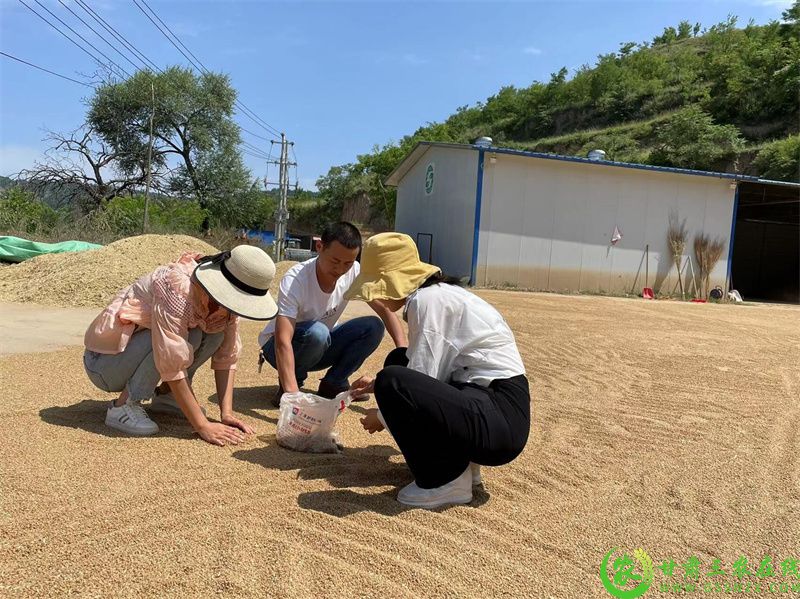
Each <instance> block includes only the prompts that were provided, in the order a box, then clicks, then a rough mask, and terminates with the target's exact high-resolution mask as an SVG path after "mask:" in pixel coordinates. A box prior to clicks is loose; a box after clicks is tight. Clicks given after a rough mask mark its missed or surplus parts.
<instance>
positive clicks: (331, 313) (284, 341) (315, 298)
mask: <svg viewBox="0 0 800 599" xmlns="http://www.w3.org/2000/svg"><path fill="white" fill-rule="evenodd" d="M317 243H318V247H317V251H318V255H317V257H316V258H312V259H311V260H307V261H305V262H301V263H300V264H296V265H295V266H293V267H292V268H290V269H289V270H288V271H287V273H286V274H285V275H284V276H283V279H281V282H280V287H279V291H278V317H277V318H276V319H275V320H274V321H272V322H270V323H268V324H267V326H266V327H265V328H264V330H263V331H262V332H261V335H260V336H259V340H258V341H259V345H260V346H261V363H263V362H264V361H266V362H268V363H269V364H270V365H271V366H272V367H273V368H275V369H276V370H277V371H278V390H277V393H276V394H275V395H274V397H273V398H272V405H273V406H275V407H278V406H279V405H280V399H281V396H282V395H283V394H284V393H296V392H298V391H299V390H300V387H302V386H303V384H304V382H305V380H306V377H307V376H308V373H309V372H314V371H320V370H324V371H326V372H325V374H324V376H323V377H322V380H321V381H320V383H319V388H318V389H317V392H316V393H317V395H319V396H321V397H325V398H328V399H331V398H333V397H336V395H337V394H338V393H341V392H342V391H347V390H348V389H349V388H350V383H349V380H348V378H349V377H350V375H351V374H353V373H354V372H355V371H356V370H358V369H359V368H360V367H361V365H362V364H363V363H364V360H366V359H367V358H368V357H369V356H370V355H371V354H372V353H373V352H374V351H375V350H376V349H377V347H378V345H380V342H381V340H382V339H383V333H384V330H387V331H388V332H389V335H390V336H391V337H392V339H393V340H394V343H395V346H397V347H400V346H405V345H407V344H408V342H407V340H406V334H405V331H404V330H403V327H402V325H401V324H400V321H399V319H398V318H397V316H396V315H395V314H394V312H392V311H391V310H389V309H387V308H386V306H384V305H383V304H382V303H381V302H380V301H379V300H376V301H374V302H370V304H369V305H370V307H371V308H372V309H373V310H374V311H375V313H376V314H377V316H361V317H359V318H353V319H351V320H348V321H347V322H344V323H342V324H337V322H338V320H339V318H340V317H341V315H342V313H343V312H344V310H345V308H346V307H347V303H348V301H347V299H346V298H345V294H346V293H347V291H348V290H349V289H350V286H351V285H352V283H353V280H354V279H355V278H356V276H357V275H358V273H359V272H360V267H359V264H358V262H356V258H357V257H358V254H359V252H360V250H361V233H359V231H358V229H357V228H356V227H354V226H353V225H352V224H350V223H347V222H338V223H331V224H329V225H328V226H327V227H326V228H325V230H324V231H323V232H322V238H321V240H320V241H319V242H317ZM358 399H360V398H357V399H356V401H357V400H358Z"/></svg>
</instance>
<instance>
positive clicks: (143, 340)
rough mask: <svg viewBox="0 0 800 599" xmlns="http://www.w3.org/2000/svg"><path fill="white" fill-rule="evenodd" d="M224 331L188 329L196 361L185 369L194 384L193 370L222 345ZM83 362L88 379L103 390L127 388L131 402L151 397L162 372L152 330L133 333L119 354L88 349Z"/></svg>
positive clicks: (110, 390)
mask: <svg viewBox="0 0 800 599" xmlns="http://www.w3.org/2000/svg"><path fill="white" fill-rule="evenodd" d="M224 337H225V333H205V332H203V331H202V330H201V329H199V328H195V329H189V343H190V344H191V345H192V348H193V349H194V362H192V365H191V366H189V368H188V369H187V370H186V373H187V375H188V378H189V383H190V384H191V382H192V378H193V377H194V373H195V372H196V371H197V369H198V368H200V366H201V365H203V364H204V363H205V362H207V361H208V360H209V359H210V358H211V356H213V355H214V353H215V352H216V351H217V350H218V349H219V346H220V345H222V340H223V339H224ZM83 365H84V368H85V369H86V374H87V375H88V376H89V380H90V381H92V383H94V386H95V387H97V388H98V389H100V390H101V391H107V392H112V391H113V392H117V391H122V390H123V389H125V388H127V389H128V393H129V394H130V399H131V401H142V400H143V399H150V398H151V397H153V394H154V393H155V390H156V386H157V385H158V383H159V381H160V380H161V375H160V374H159V373H158V370H157V369H156V363H155V358H154V357H153V341H152V337H151V335H150V329H142V330H141V331H139V332H137V333H134V334H133V336H132V337H131V338H130V340H129V341H128V345H127V346H126V347H125V351H123V352H122V353H119V354H98V353H96V352H93V351H89V350H88V349H87V350H86V351H85V352H84V353H83Z"/></svg>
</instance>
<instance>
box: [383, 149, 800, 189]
mask: <svg viewBox="0 0 800 599" xmlns="http://www.w3.org/2000/svg"><path fill="white" fill-rule="evenodd" d="M420 146H435V147H442V148H460V149H473V150H484V151H485V152H487V153H495V154H509V155H512V156H522V157H527V158H542V159H544V160H560V161H562V162H576V163H581V164H596V165H601V166H614V167H617V168H632V169H638V170H644V171H652V172H658V173H673V174H679V175H692V176H695V177H715V178H718V179H731V180H734V181H744V182H748V183H764V184H770V185H784V186H788V187H798V188H800V183H795V182H791V181H773V180H771V179H762V178H760V177H755V176H753V175H742V174H739V173H718V172H714V171H699V170H694V169H688V168H677V167H672V166H656V165H652V164H639V163H636V162H616V161H613V160H590V159H588V158H582V157H580V156H564V155H561V154H548V153H545V152H532V151H530V150H515V149H513V148H500V147H497V146H489V147H479V146H475V145H471V144H454V143H445V142H436V141H420V142H417V145H416V146H414V148H413V149H412V150H411V151H410V152H409V153H408V154H407V155H406V157H405V158H404V159H403V161H402V162H401V163H400V164H399V165H398V166H397V167H396V168H395V169H394V170H393V171H392V172H391V173H390V174H389V176H387V177H386V180H387V182H388V180H390V179H392V178H393V175H395V173H396V172H397V171H399V170H400V167H401V165H402V164H403V163H404V162H405V161H406V160H407V159H408V158H410V157H411V156H412V155H413V154H414V151H415V150H416V149H417V148H419V147H420ZM398 183H399V181H398Z"/></svg>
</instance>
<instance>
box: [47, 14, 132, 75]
mask: <svg viewBox="0 0 800 599" xmlns="http://www.w3.org/2000/svg"><path fill="white" fill-rule="evenodd" d="M58 2H59V4H61V6H63V7H64V8H66V9H67V10H68V11H69V12H71V13H72V14H73V15H74V16H75V18H76V19H78V20H79V21H80V22H81V23H83V24H84V25H85V26H86V27H87V28H88V29H89V30H90V31H91V32H92V33H94V34H95V35H96V36H97V37H99V38H100V39H101V40H103V41H104V42H105V43H106V45H107V46H109V47H110V48H111V49H112V50H114V52H116V53H117V54H119V55H120V56H122V58H124V59H125V60H127V61H128V62H129V63H131V64H132V65H133V68H134V69H138V68H139V66H138V65H137V64H136V63H135V62H133V61H132V60H131V59H130V58H128V57H127V56H125V55H124V54H123V53H122V52H120V51H119V50H117V47H116V46H115V45H114V44H112V43H111V42H109V41H108V40H107V39H106V38H105V37H103V34H101V33H98V32H97V30H96V29H95V28H94V27H92V26H91V25H89V23H87V22H86V21H84V20H83V19H82V18H81V17H80V16H79V15H78V13H76V12H75V11H74V10H72V9H71V8H70V7H69V6H67V5H66V4H65V3H64V0H58Z"/></svg>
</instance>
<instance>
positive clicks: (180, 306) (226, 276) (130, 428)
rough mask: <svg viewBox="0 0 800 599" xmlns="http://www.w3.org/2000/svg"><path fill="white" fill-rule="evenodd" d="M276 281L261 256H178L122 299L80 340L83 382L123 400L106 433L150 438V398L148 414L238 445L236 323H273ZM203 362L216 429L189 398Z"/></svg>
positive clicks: (243, 250)
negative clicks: (172, 416) (173, 416)
mask: <svg viewBox="0 0 800 599" xmlns="http://www.w3.org/2000/svg"><path fill="white" fill-rule="evenodd" d="M274 277H275V264H274V263H273V262H272V259H271V258H270V257H269V256H268V255H267V254H266V253H265V252H264V251H263V250H261V249H259V248H257V247H254V246H248V245H240V246H238V247H236V248H234V249H233V250H231V251H227V252H222V253H220V254H217V255H215V256H205V257H203V256H200V255H199V254H190V253H187V254H184V255H183V256H181V257H180V258H179V259H178V260H177V261H176V262H173V263H171V264H167V265H166V266H160V267H159V268H157V269H155V270H154V271H153V272H152V273H150V274H147V275H144V276H143V277H141V278H140V279H138V280H137V281H136V282H135V283H133V285H131V286H129V287H127V288H125V289H123V290H122V291H120V292H119V293H118V294H117V295H116V297H115V298H114V299H113V300H112V302H111V303H110V304H109V305H108V307H107V308H105V310H103V311H102V312H101V313H100V314H99V315H98V316H97V318H95V319H94V321H93V322H92V324H91V325H90V326H89V328H88V330H87V331H86V335H85V336H84V345H85V346H86V351H85V352H84V357H83V362H84V367H85V369H86V374H87V375H88V377H89V380H91V381H92V383H93V384H94V385H95V386H96V387H98V388H99V389H101V390H103V391H108V392H120V395H119V397H118V398H117V399H116V400H114V401H112V402H111V405H109V407H108V410H107V411H106V419H105V422H106V425H108V426H110V427H112V428H115V429H117V430H120V431H123V432H125V433H128V434H131V435H140V436H147V435H153V434H155V433H157V432H158V425H157V424H156V423H155V422H153V421H152V420H151V419H150V417H149V416H148V415H147V412H146V411H145V409H144V408H143V406H142V403H141V402H142V401H143V400H147V399H151V398H152V399H153V402H152V403H151V410H152V411H168V412H174V413H178V414H183V415H185V416H186V418H187V419H188V420H189V422H190V424H191V425H192V428H193V429H194V430H195V432H197V434H198V435H200V437H201V438H202V439H203V440H205V441H207V442H208V443H212V444H214V445H227V444H236V443H239V442H240V441H241V440H243V439H244V435H245V434H249V433H253V432H254V431H253V429H252V428H251V427H249V426H248V425H247V424H245V423H244V422H243V421H242V420H240V419H239V418H237V417H236V416H235V415H234V413H233V384H234V372H235V370H236V363H237V360H238V358H239V353H240V350H241V341H240V340H239V332H238V328H239V317H240V316H241V317H243V318H247V319H251V320H270V319H272V318H275V315H276V314H277V311H278V308H277V306H276V304H275V301H274V300H273V299H272V297H271V296H270V294H269V287H270V285H271V283H272V279H273V278H274ZM209 359H210V360H211V368H212V369H213V370H214V379H215V382H216V387H217V397H218V398H219V406H220V414H221V418H220V420H221V422H210V421H209V420H208V419H207V418H206V415H205V412H204V410H203V409H202V407H201V406H200V404H199V403H198V402H197V398H196V397H195V394H194V391H193V390H192V377H193V376H194V373H195V372H196V371H197V369H198V368H199V367H200V366H201V365H202V364H203V363H205V362H207V361H208V360H209ZM159 382H161V386H160V387H158V385H159ZM157 387H158V388H157Z"/></svg>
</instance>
